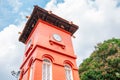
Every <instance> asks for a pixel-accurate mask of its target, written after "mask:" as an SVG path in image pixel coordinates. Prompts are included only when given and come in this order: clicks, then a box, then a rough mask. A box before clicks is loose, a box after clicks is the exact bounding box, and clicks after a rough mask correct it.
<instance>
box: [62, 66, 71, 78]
mask: <svg viewBox="0 0 120 80" xmlns="http://www.w3.org/2000/svg"><path fill="white" fill-rule="evenodd" d="M64 67H65V76H66V80H73V74H72V69H71V66H70V65H68V64H66V65H65V66H64Z"/></svg>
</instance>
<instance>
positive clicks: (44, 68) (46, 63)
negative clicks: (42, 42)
mask: <svg viewBox="0 0 120 80" xmlns="http://www.w3.org/2000/svg"><path fill="white" fill-rule="evenodd" d="M48 71H49V73H48ZM48 77H49V78H50V79H49V78H48ZM42 80H52V65H51V61H50V60H49V59H44V60H43V64H42Z"/></svg>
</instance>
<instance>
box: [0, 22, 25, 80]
mask: <svg viewBox="0 0 120 80" xmlns="http://www.w3.org/2000/svg"><path fill="white" fill-rule="evenodd" d="M20 30H21V27H20V26H19V27H18V26H16V25H12V24H11V25H9V26H8V27H6V28H4V30H3V31H1V32H0V78H1V79H3V80H10V79H11V80H14V77H12V75H11V71H12V70H19V66H20V64H21V61H22V58H23V57H22V56H23V51H24V46H23V44H21V43H20V42H19V41H18V38H19V34H18V32H19V31H20Z"/></svg>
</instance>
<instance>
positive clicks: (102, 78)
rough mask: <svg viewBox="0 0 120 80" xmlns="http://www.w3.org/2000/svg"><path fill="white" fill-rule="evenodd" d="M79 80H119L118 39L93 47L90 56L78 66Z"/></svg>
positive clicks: (119, 56) (119, 42) (119, 51)
mask: <svg viewBox="0 0 120 80" xmlns="http://www.w3.org/2000/svg"><path fill="white" fill-rule="evenodd" d="M79 76H80V79H81V80H120V39H115V38H112V39H109V40H107V41H104V42H103V43H99V44H97V45H96V46H95V51H94V52H93V53H92V54H91V56H90V57H89V58H87V59H85V60H84V61H83V63H81V64H80V66H79Z"/></svg>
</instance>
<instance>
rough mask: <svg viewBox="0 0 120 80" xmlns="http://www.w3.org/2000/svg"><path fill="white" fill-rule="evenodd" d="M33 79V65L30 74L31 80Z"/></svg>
mask: <svg viewBox="0 0 120 80" xmlns="http://www.w3.org/2000/svg"><path fill="white" fill-rule="evenodd" d="M32 77H33V65H32V64H31V66H30V72H29V80H32Z"/></svg>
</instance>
